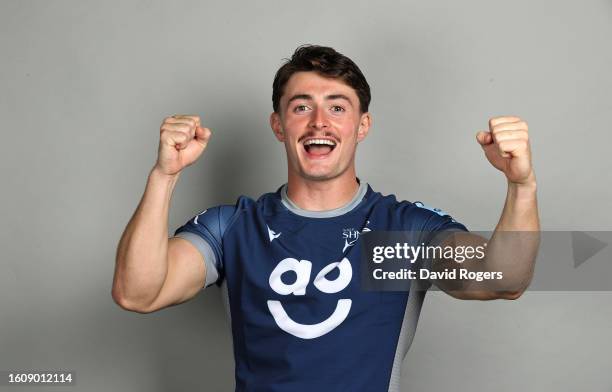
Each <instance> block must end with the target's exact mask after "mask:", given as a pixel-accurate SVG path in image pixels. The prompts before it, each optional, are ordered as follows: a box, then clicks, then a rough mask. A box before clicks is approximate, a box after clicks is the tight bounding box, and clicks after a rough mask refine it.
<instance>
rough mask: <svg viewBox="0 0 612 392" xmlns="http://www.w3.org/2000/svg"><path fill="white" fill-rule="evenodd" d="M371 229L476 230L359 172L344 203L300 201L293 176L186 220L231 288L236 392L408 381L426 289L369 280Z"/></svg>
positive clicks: (210, 268)
mask: <svg viewBox="0 0 612 392" xmlns="http://www.w3.org/2000/svg"><path fill="white" fill-rule="evenodd" d="M371 230H384V231H391V230H410V231H419V232H438V234H439V233H440V232H444V231H457V230H461V231H466V230H467V229H466V228H465V226H463V225H462V224H460V223H458V222H456V221H455V220H454V219H453V218H451V217H450V216H449V215H447V214H445V213H443V212H442V211H440V210H437V209H433V208H429V207H426V206H425V205H423V204H422V203H418V202H415V203H412V202H408V201H401V202H400V201H397V200H396V198H395V196H393V195H389V196H383V195H381V194H380V193H379V192H374V191H373V190H372V188H371V187H370V186H369V185H367V184H366V183H363V182H361V183H360V186H359V190H358V192H357V194H356V195H355V197H354V198H353V200H352V201H351V202H349V203H348V204H346V205H345V206H344V207H341V208H338V209H334V210H329V211H318V212H313V211H307V210H303V209H300V208H299V207H298V206H296V205H295V204H294V203H292V202H291V200H290V199H289V198H288V197H287V193H286V185H283V186H282V187H280V188H279V189H278V190H277V191H276V192H274V193H266V194H264V195H262V196H261V197H260V198H259V199H258V200H257V201H255V200H253V199H250V198H248V197H244V196H242V197H240V198H239V199H238V201H237V202H236V204H235V205H233V206H218V207H214V208H209V209H208V210H204V211H203V212H201V213H200V214H198V215H196V216H195V217H193V218H192V219H191V220H189V222H187V223H186V224H185V225H183V226H181V227H180V228H178V229H177V230H176V232H175V236H177V237H181V238H185V239H187V240H189V241H191V242H192V243H193V244H194V245H195V246H196V247H197V248H198V249H199V250H200V252H201V253H202V254H203V256H204V260H205V262H206V284H205V285H206V286H210V285H212V284H217V285H218V286H220V287H221V288H222V289H223V291H224V294H225V295H227V300H228V301H227V302H228V305H229V306H228V307H229V314H230V319H231V326H232V337H233V343H234V344H233V347H234V357H235V376H236V391H266V392H273V391H308V392H311V391H398V390H399V380H400V370H401V364H402V360H403V359H404V356H405V354H406V352H407V350H408V347H409V346H410V343H411V341H412V337H413V335H414V331H415V329H416V324H417V320H418V317H419V313H420V309H421V305H422V302H423V298H424V296H425V291H417V290H413V289H412V288H411V290H410V291H403V292H389V291H366V290H362V289H361V288H360V252H361V247H360V246H358V239H359V236H360V234H362V233H364V232H367V231H371ZM439 238H440V235H436V239H439ZM423 241H424V242H425V243H426V245H427V244H428V242H429V238H425V239H423ZM411 287H412V286H411Z"/></svg>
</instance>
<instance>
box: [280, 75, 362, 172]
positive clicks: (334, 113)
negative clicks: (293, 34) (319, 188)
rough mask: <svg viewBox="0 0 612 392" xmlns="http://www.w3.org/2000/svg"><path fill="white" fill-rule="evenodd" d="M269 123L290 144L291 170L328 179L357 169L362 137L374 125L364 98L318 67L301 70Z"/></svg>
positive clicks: (282, 140)
mask: <svg viewBox="0 0 612 392" xmlns="http://www.w3.org/2000/svg"><path fill="white" fill-rule="evenodd" d="M270 125H271V126H272V130H273V131H274V134H275V135H276V137H277V139H278V140H279V141H281V142H283V143H284V144H285V149H286V150H287V161H288V164H289V172H290V174H292V173H293V174H297V175H298V176H300V177H302V178H306V179H309V180H327V179H332V178H335V177H338V176H340V175H342V174H344V173H346V172H347V170H348V169H352V170H353V171H354V164H355V150H356V148H357V143H358V142H360V141H361V140H363V139H364V138H365V136H366V135H367V133H368V130H369V127H370V114H369V113H361V111H360V106H359V98H358V97H357V93H356V92H355V90H353V88H352V87H350V86H348V85H347V84H345V83H344V82H343V81H341V80H340V79H330V78H325V77H323V76H321V75H319V74H317V73H315V72H297V73H295V74H293V75H292V76H291V78H290V79H289V81H288V82H287V84H286V85H285V91H284V94H283V96H282V97H281V99H280V105H279V112H278V113H272V114H271V116H270Z"/></svg>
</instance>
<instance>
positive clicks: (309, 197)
mask: <svg viewBox="0 0 612 392" xmlns="http://www.w3.org/2000/svg"><path fill="white" fill-rule="evenodd" d="M358 189H359V183H357V179H356V175H355V170H354V169H353V170H347V171H346V173H345V174H342V175H340V176H338V177H336V178H332V179H328V180H311V179H306V178H303V177H300V176H297V175H291V173H290V174H289V178H288V181H287V196H288V197H289V199H291V201H292V202H293V203H294V204H295V205H297V206H298V207H300V208H301V209H304V210H308V211H326V210H333V209H336V208H340V207H342V206H344V205H346V204H347V203H348V202H350V201H351V200H352V199H353V197H354V196H355V194H356V193H357V190H358Z"/></svg>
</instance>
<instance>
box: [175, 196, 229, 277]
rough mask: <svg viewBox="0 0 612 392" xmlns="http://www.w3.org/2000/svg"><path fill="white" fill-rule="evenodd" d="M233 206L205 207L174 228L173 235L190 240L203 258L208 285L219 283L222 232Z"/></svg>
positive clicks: (227, 224)
mask: <svg viewBox="0 0 612 392" xmlns="http://www.w3.org/2000/svg"><path fill="white" fill-rule="evenodd" d="M235 210H236V208H235V207H234V206H217V207H213V208H209V209H206V210H204V211H202V212H200V213H199V214H197V215H195V216H194V217H193V218H191V219H190V220H189V221H188V222H187V223H185V224H184V225H182V226H181V227H179V228H178V229H176V231H175V232H174V236H175V237H178V238H183V239H185V240H187V241H189V242H191V243H192V244H193V245H194V246H195V247H196V249H198V251H200V253H201V254H202V257H203V258H204V263H205V264H206V283H205V286H204V287H208V286H210V285H212V284H214V283H217V284H220V283H221V281H222V278H223V270H224V268H223V265H224V260H223V234H224V233H225V231H226V229H227V227H228V226H229V223H230V220H231V218H232V216H233V215H234V212H235Z"/></svg>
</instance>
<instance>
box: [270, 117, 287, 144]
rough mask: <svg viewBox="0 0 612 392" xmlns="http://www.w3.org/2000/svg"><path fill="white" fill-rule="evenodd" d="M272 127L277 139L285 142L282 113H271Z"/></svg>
mask: <svg viewBox="0 0 612 392" xmlns="http://www.w3.org/2000/svg"><path fill="white" fill-rule="evenodd" d="M270 128H272V131H273V132H274V136H276V139H278V141H279V142H281V143H284V142H285V133H284V132H283V126H282V124H281V120H280V114H278V113H276V112H272V114H270Z"/></svg>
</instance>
